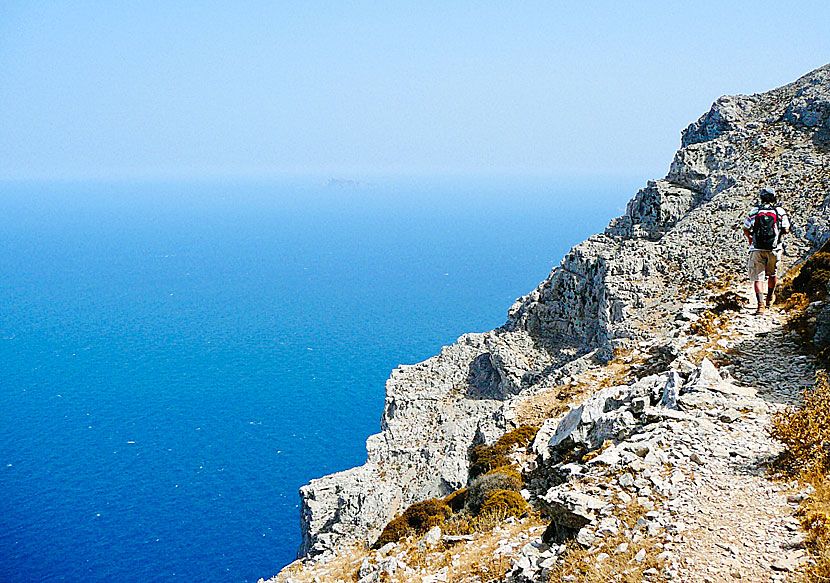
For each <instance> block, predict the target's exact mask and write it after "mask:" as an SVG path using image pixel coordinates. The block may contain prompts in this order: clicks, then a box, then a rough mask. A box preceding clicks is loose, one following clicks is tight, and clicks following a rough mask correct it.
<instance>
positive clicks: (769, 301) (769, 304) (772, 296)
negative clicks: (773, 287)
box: [767, 292, 775, 308]
mask: <svg viewBox="0 0 830 583" xmlns="http://www.w3.org/2000/svg"><path fill="white" fill-rule="evenodd" d="M774 303H775V292H773V293H771V294H769V295H768V296H767V307H768V308H771V307H772V304H774Z"/></svg>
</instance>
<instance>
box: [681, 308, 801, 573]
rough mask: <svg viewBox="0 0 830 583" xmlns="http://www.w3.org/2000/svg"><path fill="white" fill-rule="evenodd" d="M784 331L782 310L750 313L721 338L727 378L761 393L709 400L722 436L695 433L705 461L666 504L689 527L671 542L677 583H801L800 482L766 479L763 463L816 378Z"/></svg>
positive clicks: (737, 319)
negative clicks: (780, 425)
mask: <svg viewBox="0 0 830 583" xmlns="http://www.w3.org/2000/svg"><path fill="white" fill-rule="evenodd" d="M783 324H784V314H783V313H781V312H780V311H779V310H771V311H768V312H767V314H765V315H763V316H756V315H755V314H754V313H753V311H752V310H749V309H745V310H744V311H743V312H741V313H738V314H737V315H734V316H732V318H731V319H730V322H729V324H728V325H727V326H726V327H725V329H724V331H723V334H722V336H721V337H720V338H719V342H718V346H719V347H721V348H722V349H723V350H722V353H725V354H722V355H721V356H722V358H721V359H720V361H721V363H722V364H723V366H721V368H720V370H721V372H724V371H726V372H729V373H731V374H732V376H733V377H734V383H735V384H736V385H738V386H743V387H754V388H756V389H757V390H758V393H757V397H756V398H755V399H737V400H733V401H724V402H723V403H712V404H711V405H712V406H711V409H710V410H709V411H707V413H708V414H709V415H710V416H711V418H712V420H713V423H714V424H715V425H716V426H717V427H716V430H715V431H701V432H699V434H698V435H695V436H694V440H693V441H694V442H695V444H696V445H698V446H700V445H702V446H703V448H705V453H706V454H708V455H705V456H701V458H702V459H704V460H705V462H704V463H702V464H699V466H698V467H697V468H695V469H694V470H693V472H691V475H690V478H691V479H688V480H686V481H684V482H682V483H681V484H680V488H679V490H680V495H679V496H678V497H677V498H676V499H675V500H672V501H670V502H669V505H670V508H671V510H672V515H673V518H674V519H675V520H676V521H677V523H681V524H682V525H683V526H682V527H681V529H680V530H682V533H680V534H678V535H676V536H675V537H673V538H674V540H671V541H670V542H667V548H669V549H670V550H671V551H672V552H673V553H674V555H675V561H674V565H673V572H672V575H674V578H675V579H676V580H680V581H690V582H691V581H709V582H719V581H735V580H745V581H753V582H755V581H783V580H790V579H792V580H795V577H793V576H792V575H791V574H792V572H793V571H794V570H796V569H797V566H798V565H799V564H800V563H801V562H802V561H803V560H805V559H806V553H805V551H804V550H803V535H802V534H801V533H800V530H799V526H798V520H797V519H795V518H794V516H793V514H794V512H795V510H796V509H797V506H798V501H800V494H799V493H798V492H796V490H795V488H796V486H795V484H780V483H777V482H775V481H771V480H769V479H767V477H766V462H768V461H769V459H770V457H771V456H772V455H774V454H775V453H777V452H778V451H779V449H780V445H779V444H778V443H777V442H775V441H774V440H772V439H771V438H770V437H769V435H768V433H767V428H768V427H769V423H770V416H771V414H773V413H774V412H775V411H777V410H779V409H781V408H782V407H785V406H786V405H791V404H796V403H797V402H798V400H799V396H800V394H801V391H802V389H803V387H804V386H806V385H810V384H812V382H813V380H814V374H815V369H814V365H813V360H812V358H811V357H808V356H805V355H803V354H801V350H800V348H799V346H798V344H797V343H796V342H795V341H794V338H792V337H790V336H788V335H787V333H785V332H784V330H783ZM727 362H728V363H729V364H726V363H727Z"/></svg>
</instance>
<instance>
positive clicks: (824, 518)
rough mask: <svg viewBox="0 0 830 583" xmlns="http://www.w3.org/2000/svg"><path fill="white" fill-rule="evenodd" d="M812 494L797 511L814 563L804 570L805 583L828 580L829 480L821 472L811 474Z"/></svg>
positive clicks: (829, 570)
mask: <svg viewBox="0 0 830 583" xmlns="http://www.w3.org/2000/svg"><path fill="white" fill-rule="evenodd" d="M811 481H812V482H813V484H814V485H815V491H814V492H813V494H812V495H811V496H810V497H809V498H808V499H807V500H806V501H805V502H804V504H802V506H801V508H800V509H799V511H798V514H799V517H800V518H801V524H802V525H803V526H804V530H806V531H807V534H808V549H809V551H810V555H811V556H812V558H813V561H814V563H813V564H809V565H808V566H807V568H806V569H805V571H804V580H805V581H806V582H807V583H822V582H826V581H830V482H828V479H827V477H826V476H825V475H823V474H813V475H812V476H811Z"/></svg>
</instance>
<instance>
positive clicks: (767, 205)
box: [744, 187, 790, 314]
mask: <svg viewBox="0 0 830 583" xmlns="http://www.w3.org/2000/svg"><path fill="white" fill-rule="evenodd" d="M777 203H778V197H777V196H776V194H775V189H774V188H770V187H764V188H762V189H761V202H760V203H758V205H756V206H755V207H754V208H753V209H752V211H751V212H750V213H749V217H747V219H746V221H744V235H746V238H747V239H749V243H750V247H749V264H748V267H749V279H750V280H751V281H752V282H753V283H754V285H755V299H756V300H757V301H758V307H757V308H756V309H755V313H756V314H763V313H764V309H765V308H769V307H770V306H771V305H772V303H773V302H774V301H775V284H776V283H777V281H778V278H777V271H776V270H777V266H778V261H779V260H780V259H781V256H782V255H783V252H784V241H783V239H784V234H785V233H788V232H789V230H790V219H789V217H787V211H785V210H784V209H783V208H781V207H780V206H778V204H777ZM765 281H766V282H767V289H766V298H765V297H764V282H765Z"/></svg>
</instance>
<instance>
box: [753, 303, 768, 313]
mask: <svg viewBox="0 0 830 583" xmlns="http://www.w3.org/2000/svg"><path fill="white" fill-rule="evenodd" d="M765 309H766V306H765V305H764V304H758V307H757V308H755V313H756V314H758V315H760V314H763V313H764V310H765Z"/></svg>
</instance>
